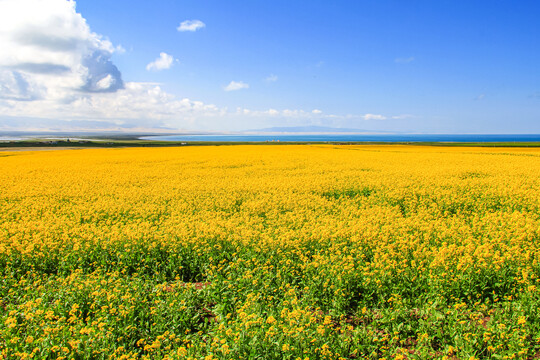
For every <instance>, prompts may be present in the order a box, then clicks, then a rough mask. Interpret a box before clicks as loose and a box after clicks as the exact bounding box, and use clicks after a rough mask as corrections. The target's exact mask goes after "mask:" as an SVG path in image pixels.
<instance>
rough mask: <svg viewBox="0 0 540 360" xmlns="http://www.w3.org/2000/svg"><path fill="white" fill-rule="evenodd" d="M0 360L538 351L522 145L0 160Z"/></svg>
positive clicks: (58, 154)
mask: <svg viewBox="0 0 540 360" xmlns="http://www.w3.org/2000/svg"><path fill="white" fill-rule="evenodd" d="M0 269H1V272H2V273H1V282H0V297H1V299H0V358H2V357H3V358H5V359H29V358H34V359H109V358H110V359H162V358H168V359H184V358H186V359H189V358H191V359H206V360H208V359H214V358H215V359H294V360H296V359H302V360H306V359H361V358H368V359H383V358H384V359H429V358H435V359H445V358H446V359H489V358H493V359H512V358H513V359H524V358H530V359H533V358H537V357H538V356H540V316H539V314H538V309H539V307H540V290H539V286H540V278H539V277H540V149H526V148H512V149H509V148H493V149H492V148H452V147H422V146H398V145H396V146H333V145H311V146H308V145H304V146H302V145H299V146H293V145H290V146H289V145H279V146H264V145H259V146H203V147H195V146H194V147H179V148H159V149H145V148H134V149H102V150H65V151H43V152H0Z"/></svg>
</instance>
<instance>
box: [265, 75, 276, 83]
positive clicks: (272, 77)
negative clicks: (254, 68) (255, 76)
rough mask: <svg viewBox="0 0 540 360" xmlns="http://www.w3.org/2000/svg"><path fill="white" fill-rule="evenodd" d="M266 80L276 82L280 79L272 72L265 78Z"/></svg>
mask: <svg viewBox="0 0 540 360" xmlns="http://www.w3.org/2000/svg"><path fill="white" fill-rule="evenodd" d="M264 81H266V82H276V81H278V77H277V75H274V74H270V75H268V76H267V77H266V78H265V79H264Z"/></svg>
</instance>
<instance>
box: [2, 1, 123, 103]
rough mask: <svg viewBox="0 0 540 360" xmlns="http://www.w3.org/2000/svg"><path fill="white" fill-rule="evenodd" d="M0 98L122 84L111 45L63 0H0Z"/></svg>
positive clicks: (67, 95) (57, 95)
mask: <svg viewBox="0 0 540 360" xmlns="http://www.w3.org/2000/svg"><path fill="white" fill-rule="evenodd" d="M0 49H2V51H0V89H1V90H2V91H0V98H4V99H9V100H25V101H29V100H36V99H48V100H58V101H69V100H71V99H73V97H74V96H77V94H80V93H100V92H114V91H117V90H118V89H121V88H122V87H123V81H122V77H121V74H120V71H119V70H118V69H117V68H116V66H115V65H114V64H113V63H112V62H111V60H110V58H111V55H112V53H113V52H115V51H116V49H115V48H114V47H113V45H112V44H111V43H110V42H109V41H108V40H106V39H103V38H102V37H101V36H100V35H98V34H96V33H93V32H91V30H90V28H89V26H88V25H87V24H86V21H85V19H84V18H83V17H82V16H81V15H80V14H78V13H77V12H76V10H75V2H74V1H66V0H48V1H41V0H1V1H0Z"/></svg>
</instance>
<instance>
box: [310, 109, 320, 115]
mask: <svg viewBox="0 0 540 360" xmlns="http://www.w3.org/2000/svg"><path fill="white" fill-rule="evenodd" d="M311 113H312V114H315V115H319V114H322V110H319V109H313V110H311Z"/></svg>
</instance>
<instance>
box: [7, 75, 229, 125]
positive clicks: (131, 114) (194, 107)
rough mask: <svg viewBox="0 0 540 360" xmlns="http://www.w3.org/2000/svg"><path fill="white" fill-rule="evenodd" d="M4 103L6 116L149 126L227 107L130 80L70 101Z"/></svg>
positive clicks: (213, 114) (220, 113)
mask: <svg viewBox="0 0 540 360" xmlns="http://www.w3.org/2000/svg"><path fill="white" fill-rule="evenodd" d="M3 103H4V104H3ZM3 103H2V102H0V111H1V112H2V114H3V115H5V116H13V117H17V116H18V117H36V118H56V119H64V120H73V119H99V120H104V121H108V120H120V121H131V120H144V121H146V123H147V124H149V125H152V124H153V125H156V124H168V125H170V126H182V125H185V124H186V123H190V122H193V121H195V120H197V119H200V118H208V117H216V116H223V115H225V114H226V108H218V107H217V106H215V105H211V104H210V105H209V104H205V103H203V102H200V101H193V100H190V99H187V98H184V99H176V97H175V96H174V95H171V94H169V93H167V92H165V91H163V90H162V89H161V87H160V86H158V85H156V84H147V83H139V82H127V83H125V88H124V89H121V90H118V91H117V92H116V93H114V94H111V93H98V94H87V95H86V96H81V97H79V98H77V99H76V100H74V101H71V102H69V103H59V102H56V103H55V102H51V101H46V100H38V101H31V102H22V101H6V100H4V102H3ZM2 105H4V106H2Z"/></svg>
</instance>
